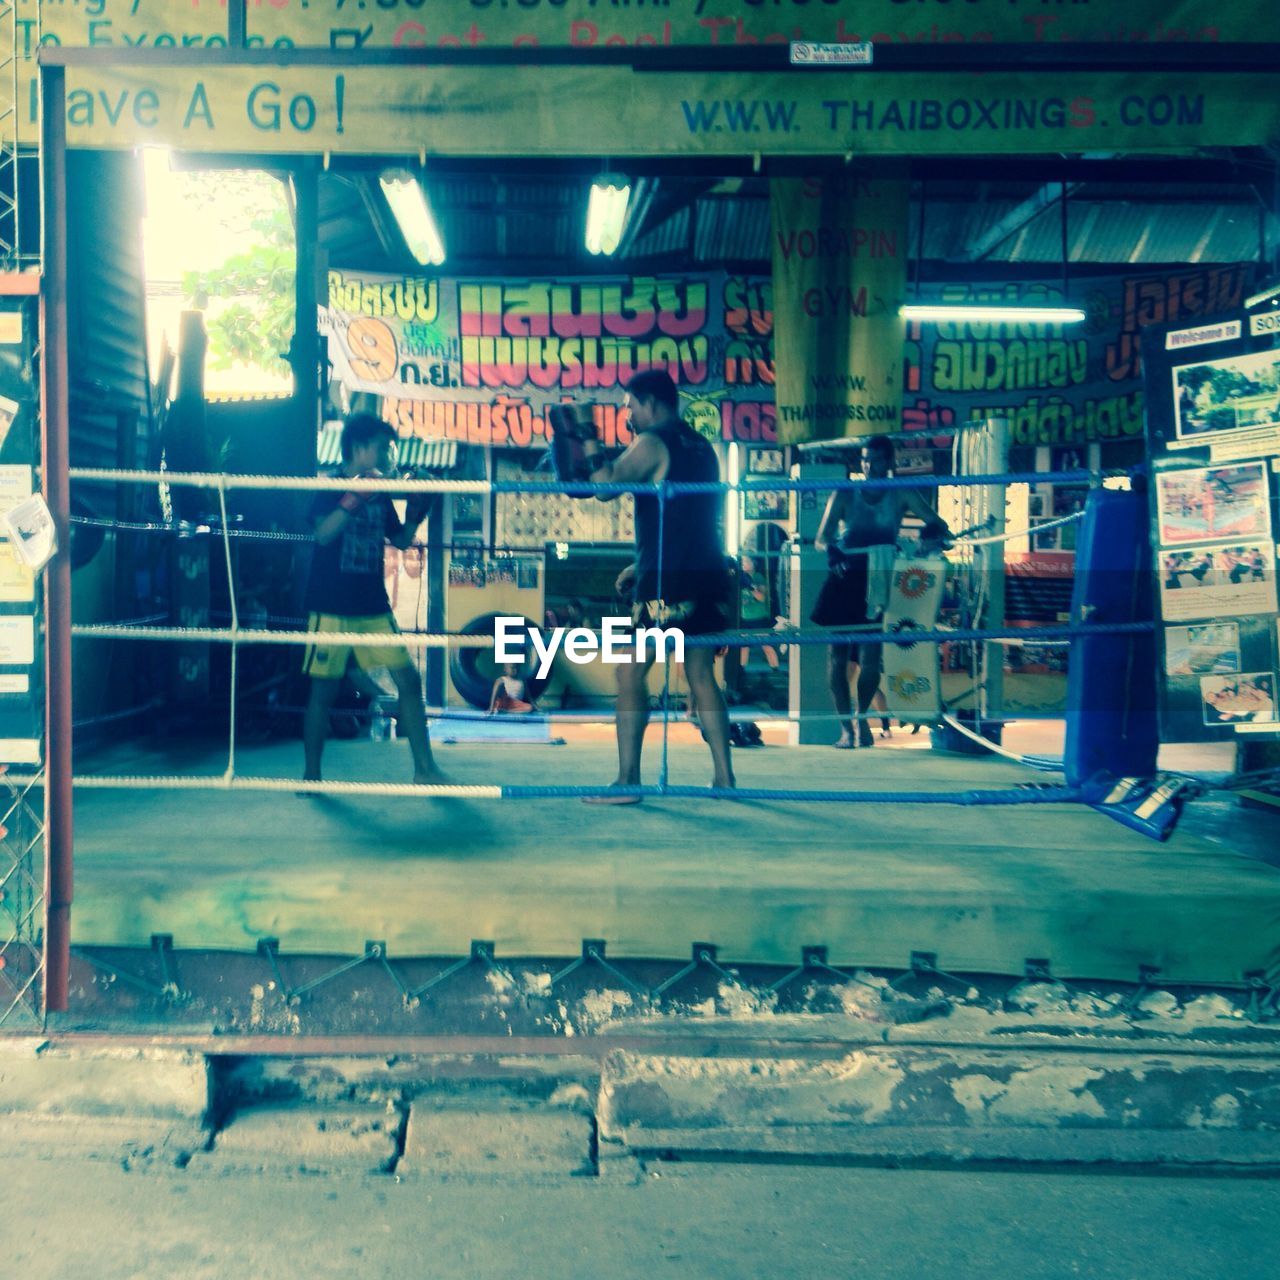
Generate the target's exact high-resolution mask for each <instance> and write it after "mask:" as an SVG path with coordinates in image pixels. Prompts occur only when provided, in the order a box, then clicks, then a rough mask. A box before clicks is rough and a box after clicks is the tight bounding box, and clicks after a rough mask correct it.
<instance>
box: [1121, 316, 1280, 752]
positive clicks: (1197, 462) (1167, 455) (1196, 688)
mask: <svg viewBox="0 0 1280 1280" xmlns="http://www.w3.org/2000/svg"><path fill="white" fill-rule="evenodd" d="M1278 321H1280V315H1278V314H1277V313H1276V312H1273V311H1263V312H1255V313H1253V314H1249V313H1248V312H1241V311H1236V312H1231V313H1229V314H1226V315H1221V316H1217V317H1210V318H1204V319H1200V318H1197V319H1195V320H1194V321H1191V322H1182V323H1178V322H1174V323H1169V324H1164V325H1159V326H1153V327H1151V328H1148V329H1144V330H1143V333H1142V362H1143V377H1144V382H1145V389H1146V405H1147V459H1148V464H1149V468H1150V475H1149V486H1148V487H1149V495H1150V509H1151V538H1152V546H1153V549H1154V555H1153V558H1154V565H1155V582H1154V583H1153V586H1152V590H1153V592H1154V593H1155V598H1156V618H1157V620H1158V621H1157V626H1158V628H1159V634H1158V636H1157V640H1158V652H1159V654H1160V662H1159V671H1158V677H1159V682H1160V709H1161V737H1162V739H1163V740H1164V741H1165V742H1206V741H1223V740H1229V739H1231V738H1234V737H1236V736H1238V735H1241V734H1249V735H1256V734H1262V735H1267V734H1272V733H1274V734H1276V735H1278V736H1280V707H1278V706H1277V691H1278V690H1280V650H1278V648H1277V642H1278V639H1280V611H1278V610H1280V606H1278V603H1277V595H1276V572H1277V546H1276V539H1277V536H1278V535H1280V520H1278V519H1277V516H1278V515H1280V512H1278V510H1277V498H1278V497H1280V323H1277V322H1278Z"/></svg>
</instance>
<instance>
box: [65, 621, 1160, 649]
mask: <svg viewBox="0 0 1280 1280" xmlns="http://www.w3.org/2000/svg"><path fill="white" fill-rule="evenodd" d="M1154 630H1155V624H1154V623H1153V622H1086V623H1081V624H1079V625H1077V626H1057V627H1022V628H1018V627H1004V628H993V627H967V628H956V629H955V630H946V629H945V628H943V629H932V630H923V629H922V630H918V631H916V630H913V631H824V632H821V633H815V632H809V631H781V630H780V631H745V630H744V631H718V632H711V633H708V634H706V635H700V636H686V637H685V639H684V643H685V647H686V648H695V649H724V648H728V647H733V646H739V647H741V648H747V649H750V648H761V647H765V646H768V645H777V644H787V645H800V646H804V645H828V644H880V645H886V644H896V645H902V646H904V647H910V646H912V645H916V644H922V643H931V644H943V643H960V642H965V641H973V640H984V641H985V640H996V641H1009V642H1012V643H1014V644H1022V643H1024V642H1026V641H1028V640H1039V641H1044V642H1050V641H1055V640H1056V641H1070V640H1072V639H1073V638H1074V637H1076V636H1099V635H1142V634H1145V633H1147V632H1150V631H1154ZM71 634H72V635H73V636H75V637H77V638H86V639H96V640H162V641H177V642H182V641H193V642H194V641H199V642H205V641H207V642H210V643H214V644H218V643H221V644H292V645H298V644H300V645H307V644H313V643H315V639H316V636H317V635H318V634H320V635H323V637H324V639H325V642H326V643H328V644H333V645H351V646H352V647H356V648H358V647H360V646H361V645H368V646H373V647H385V646H386V645H387V644H389V643H395V644H397V645H400V644H403V645H404V646H405V647H407V648H410V649H446V648H450V647H453V648H458V649H492V648H494V646H495V644H496V641H495V640H494V638H493V637H492V636H487V635H467V634H463V633H460V632H454V631H447V632H434V633H428V632H423V633H416V632H412V631H400V632H396V633H395V635H394V637H393V638H392V639H391V640H388V638H387V636H386V635H370V634H369V633H367V632H351V631H325V632H320V633H318V632H314V631H268V630H255V629H250V628H244V629H241V630H236V629H234V628H231V627H138V626H117V625H115V624H113V623H99V622H83V623H76V624H75V625H73V626H72V628H71Z"/></svg>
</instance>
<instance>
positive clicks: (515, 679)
mask: <svg viewBox="0 0 1280 1280" xmlns="http://www.w3.org/2000/svg"><path fill="white" fill-rule="evenodd" d="M537 709H538V704H537V703H536V702H535V701H534V699H533V696H532V694H531V693H530V692H529V682H528V681H527V680H526V679H525V678H524V677H523V676H522V675H521V674H520V668H519V667H518V666H517V665H516V664H515V663H514V662H508V663H507V664H506V666H504V667H503V668H502V675H500V676H499V677H498V678H497V679H496V680H495V681H494V682H493V695H492V696H491V697H490V699H489V714H490V715H491V716H495V715H497V714H498V713H499V712H500V711H501V712H505V713H506V714H508V715H528V714H529V712H531V711H536V710H537Z"/></svg>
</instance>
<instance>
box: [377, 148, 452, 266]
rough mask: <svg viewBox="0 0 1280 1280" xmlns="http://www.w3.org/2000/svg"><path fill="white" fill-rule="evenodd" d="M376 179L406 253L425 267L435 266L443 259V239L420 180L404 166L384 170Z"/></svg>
mask: <svg viewBox="0 0 1280 1280" xmlns="http://www.w3.org/2000/svg"><path fill="white" fill-rule="evenodd" d="M378 181H379V182H380V183H381V185H382V194H383V195H384V196H385V197H386V200H387V206H388V208H390V210H391V212H392V214H393V215H394V216H395V220H396V225H397V226H398V227H399V228H400V234H401V235H402V236H404V242H405V245H406V247H407V248H408V250H409V252H410V253H411V254H413V256H414V258H415V259H417V261H418V262H420V263H422V265H423V266H424V267H438V266H439V265H440V264H441V263H442V262H443V261H444V241H443V240H442V239H441V238H440V230H439V228H438V227H437V226H436V220H435V219H434V218H433V217H432V216H431V206H430V205H429V204H428V203H427V193H426V192H425V191H423V189H422V183H420V182H419V181H418V179H417V178H415V177H414V176H413V174H411V173H409V172H407V171H406V170H404V169H387V170H386V171H385V172H384V173H383V174H382V176H381V177H380V178H379V180H378Z"/></svg>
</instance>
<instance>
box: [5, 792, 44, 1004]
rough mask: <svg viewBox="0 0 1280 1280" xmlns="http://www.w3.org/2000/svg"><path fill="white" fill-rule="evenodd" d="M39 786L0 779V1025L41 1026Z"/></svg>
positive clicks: (41, 803)
mask: <svg viewBox="0 0 1280 1280" xmlns="http://www.w3.org/2000/svg"><path fill="white" fill-rule="evenodd" d="M43 781H44V774H43V772H41V773H39V774H36V775H33V776H32V777H29V778H24V779H23V780H22V781H21V782H20V783H16V782H13V781H11V780H10V779H9V778H8V777H7V776H0V801H2V802H3V806H4V809H3V816H2V817H0V829H3V835H2V836H0V1026H4V1025H6V1024H7V1023H10V1022H13V1023H15V1024H16V1023H19V1022H30V1023H34V1024H35V1025H36V1026H40V1025H42V1015H41V1001H42V999H43V993H42V986H43V977H44V943H43V934H44V871H43V868H44V817H43V814H44V785H43ZM33 793H34V794H33Z"/></svg>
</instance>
